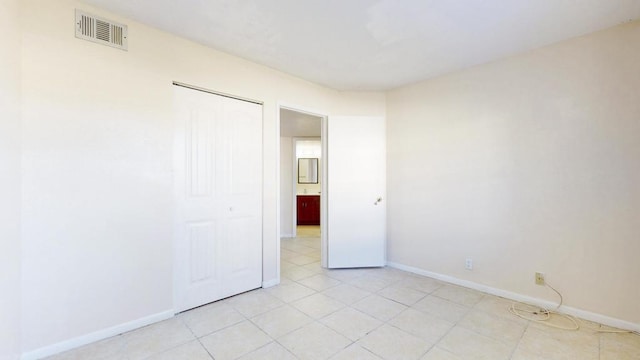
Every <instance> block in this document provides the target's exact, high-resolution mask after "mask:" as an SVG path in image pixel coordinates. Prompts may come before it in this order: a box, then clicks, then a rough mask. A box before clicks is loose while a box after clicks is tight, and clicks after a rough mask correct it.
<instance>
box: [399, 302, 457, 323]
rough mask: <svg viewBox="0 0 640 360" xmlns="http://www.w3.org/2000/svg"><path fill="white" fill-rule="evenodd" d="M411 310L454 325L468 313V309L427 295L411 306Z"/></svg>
mask: <svg viewBox="0 0 640 360" xmlns="http://www.w3.org/2000/svg"><path fill="white" fill-rule="evenodd" d="M411 307H412V308H414V309H416V310H420V311H422V312H426V313H428V314H431V315H434V316H437V317H440V318H442V319H445V320H447V321H450V322H453V323H456V322H458V321H459V320H460V319H462V317H463V316H464V315H465V314H466V313H468V312H469V310H470V308H468V307H466V306H462V305H460V304H456V303H453V302H451V301H449V300H445V299H441V298H439V297H437V296H432V295H429V296H427V297H425V298H424V299H422V300H420V301H418V302H417V303H415V304H413V305H411Z"/></svg>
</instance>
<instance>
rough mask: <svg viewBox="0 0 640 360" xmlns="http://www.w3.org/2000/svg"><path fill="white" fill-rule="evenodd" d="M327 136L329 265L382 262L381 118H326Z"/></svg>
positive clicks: (383, 148)
mask: <svg viewBox="0 0 640 360" xmlns="http://www.w3.org/2000/svg"><path fill="white" fill-rule="evenodd" d="M327 141H328V154H327V166H328V169H327V177H328V181H327V192H328V200H327V202H328V222H327V242H328V246H327V247H328V253H327V258H328V259H327V260H328V267H329V268H353V267H376V266H384V265H385V261H386V205H385V204H386V199H385V189H386V160H385V159H386V138H385V122H384V118H380V117H346V116H340V117H337V116H336V117H329V121H328V123H327Z"/></svg>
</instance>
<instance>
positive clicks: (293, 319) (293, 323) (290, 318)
mask: <svg viewBox="0 0 640 360" xmlns="http://www.w3.org/2000/svg"><path fill="white" fill-rule="evenodd" d="M251 321H252V322H253V323H255V324H256V325H258V327H260V328H261V329H262V330H263V331H264V332H266V333H267V334H269V336H271V337H272V338H274V339H277V338H279V337H281V336H283V335H285V334H288V333H290V332H292V331H293V330H296V329H299V328H301V327H302V326H304V325H306V324H308V323H310V322H312V321H313V319H311V318H310V317H309V316H307V315H305V314H303V313H302V312H301V311H299V310H297V309H294V308H293V307H292V306H290V305H284V306H281V307H279V308H277V309H274V310H270V311H268V312H266V313H264V314H261V315H258V316H256V317H254V318H252V319H251Z"/></svg>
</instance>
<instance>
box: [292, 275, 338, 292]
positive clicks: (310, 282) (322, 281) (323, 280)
mask: <svg viewBox="0 0 640 360" xmlns="http://www.w3.org/2000/svg"><path fill="white" fill-rule="evenodd" d="M298 282H299V283H300V284H302V285H304V286H306V287H308V288H311V289H313V290H316V291H323V290H326V289H328V288H331V287H334V286H338V285H340V284H341V282H340V281H338V280H336V279H333V278H330V277H328V276H326V275H323V274H316V275H314V276H311V277H308V278H306V279H302V280H300V281H298Z"/></svg>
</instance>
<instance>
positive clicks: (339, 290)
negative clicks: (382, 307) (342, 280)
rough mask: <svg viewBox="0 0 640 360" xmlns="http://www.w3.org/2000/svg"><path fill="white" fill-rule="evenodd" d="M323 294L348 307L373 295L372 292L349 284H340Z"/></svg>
mask: <svg viewBox="0 0 640 360" xmlns="http://www.w3.org/2000/svg"><path fill="white" fill-rule="evenodd" d="M322 293H323V294H325V295H327V296H329V297H332V298H334V299H336V300H338V301H340V302H343V303H345V304H347V305H351V304H353V303H355V302H356V301H359V300H362V299H364V298H366V297H367V296H369V295H371V293H370V292H368V291H364V290H362V289H359V288H357V287H355V286H352V285H349V284H340V285H338V286H335V287H332V288H329V289H327V290H325V291H323V292H322Z"/></svg>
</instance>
